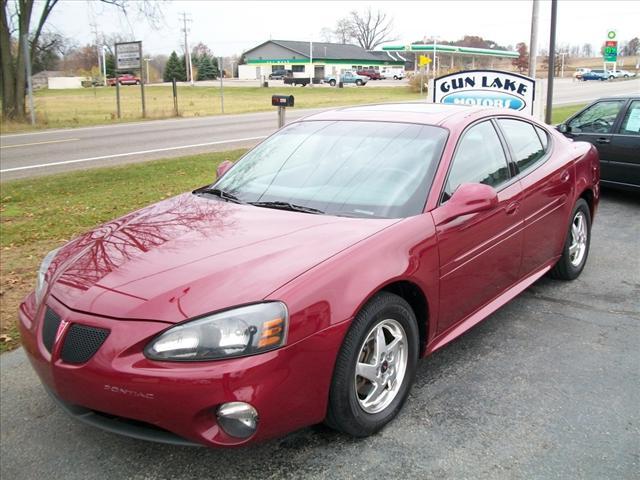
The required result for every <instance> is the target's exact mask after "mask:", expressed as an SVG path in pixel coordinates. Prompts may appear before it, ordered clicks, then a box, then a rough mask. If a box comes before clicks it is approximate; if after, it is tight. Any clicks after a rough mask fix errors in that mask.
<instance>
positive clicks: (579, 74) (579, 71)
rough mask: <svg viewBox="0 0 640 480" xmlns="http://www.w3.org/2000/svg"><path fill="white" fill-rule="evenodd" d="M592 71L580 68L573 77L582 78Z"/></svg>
mask: <svg viewBox="0 0 640 480" xmlns="http://www.w3.org/2000/svg"><path fill="white" fill-rule="evenodd" d="M590 71H591V69H590V68H586V67H578V68H576V71H575V72H574V74H573V76H574V77H575V78H582V75H583V74H585V73H587V72H590Z"/></svg>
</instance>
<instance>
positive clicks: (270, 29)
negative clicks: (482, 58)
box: [49, 0, 640, 56]
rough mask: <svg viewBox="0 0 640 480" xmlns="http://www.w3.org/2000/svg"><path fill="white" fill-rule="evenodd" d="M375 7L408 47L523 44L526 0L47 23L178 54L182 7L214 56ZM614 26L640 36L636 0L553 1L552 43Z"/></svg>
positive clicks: (66, 14)
mask: <svg viewBox="0 0 640 480" xmlns="http://www.w3.org/2000/svg"><path fill="white" fill-rule="evenodd" d="M368 6H371V7H372V8H373V9H374V10H376V9H380V10H381V11H383V12H385V13H387V14H388V15H389V17H392V18H393V20H394V32H395V35H396V36H397V38H398V40H397V41H396V42H393V43H396V44H397V43H400V44H406V43H410V42H412V41H415V40H419V39H421V38H423V37H425V36H426V37H431V36H432V35H436V36H438V37H439V38H441V39H445V40H456V39H458V38H461V37H462V36H463V35H479V36H482V37H484V38H485V39H491V40H494V41H495V42H497V43H498V44H501V45H504V46H507V45H515V44H516V43H518V42H520V41H524V42H526V43H527V44H528V43H529V34H530V27H531V6H532V1H531V0H510V1H508V0H504V1H482V0H477V1H455V0H452V1H424V0H423V1H415V2H410V1H409V2H407V1H385V2H358V1H326V0H325V1H321V2H317V1H304V0H298V1H261V2H256V1H205V0H201V1H186V0H173V1H171V2H168V3H166V4H165V5H164V7H163V12H164V17H165V18H164V23H163V24H162V25H161V26H160V28H159V29H158V30H153V29H152V28H151V27H150V26H149V25H148V24H147V23H146V22H144V21H141V20H140V19H136V18H134V17H133V16H131V17H130V18H129V20H127V19H125V18H124V16H123V15H121V14H120V13H119V11H118V10H117V9H116V8H114V7H113V6H107V5H104V4H102V3H100V2H98V1H97V0H62V1H61V2H60V3H59V4H58V5H57V6H56V7H55V10H54V12H53V13H52V15H51V17H50V24H49V25H50V28H51V29H53V30H54V31H58V32H60V33H62V34H64V35H66V36H69V37H72V38H73V39H74V40H75V41H76V42H77V43H79V44H85V43H90V42H91V41H92V34H91V27H90V26H89V24H91V23H92V22H95V23H96V24H97V27H98V30H100V31H102V32H104V33H113V32H123V33H127V34H130V35H132V36H133V37H134V38H135V39H137V40H142V41H143V47H144V50H145V53H146V54H147V55H149V54H150V55H155V54H162V53H164V54H169V53H171V51H172V50H176V51H180V49H181V48H182V41H183V34H182V33H181V20H180V18H181V17H180V14H181V12H187V13H188V14H189V16H190V18H191V19H192V22H191V23H190V25H189V26H190V34H189V43H190V45H194V44H195V43H198V42H203V43H205V44H207V45H208V46H209V47H210V48H211V49H212V50H213V51H214V53H215V54H216V55H224V56H227V55H232V54H234V53H237V54H240V53H242V51H244V50H248V49H249V48H251V47H253V46H256V45H258V44H259V43H262V42H264V41H265V40H268V39H269V38H273V39H280V40H315V41H320V40H321V38H322V37H321V33H320V32H321V30H322V28H323V27H330V28H331V27H333V26H334V25H335V23H336V20H337V19H339V18H341V17H343V16H345V15H347V14H348V13H349V11H351V10H353V9H358V10H365V9H366V8H367V7H368ZM550 16H551V3H550V1H545V0H541V2H540V26H539V31H538V38H539V42H540V43H539V48H545V47H546V46H547V45H548V43H549V19H550ZM612 28H613V29H616V30H617V32H618V39H619V40H621V41H625V40H629V39H630V38H633V37H635V36H640V1H630V0H629V1H625V0H622V1H614V0H594V1H591V0H582V1H578V0H560V1H559V2H558V34H557V35H558V36H557V42H558V44H560V45H562V44H567V43H571V44H583V43H587V42H588V43H591V44H593V45H594V46H595V45H600V44H601V43H602V42H603V41H604V39H605V34H606V31H607V30H608V29H612Z"/></svg>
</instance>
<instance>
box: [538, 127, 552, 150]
mask: <svg viewBox="0 0 640 480" xmlns="http://www.w3.org/2000/svg"><path fill="white" fill-rule="evenodd" d="M536 132H538V136H539V137H540V141H541V142H542V148H544V151H545V152H546V151H547V147H548V146H549V134H548V133H547V132H546V131H544V130H543V129H542V128H540V127H536Z"/></svg>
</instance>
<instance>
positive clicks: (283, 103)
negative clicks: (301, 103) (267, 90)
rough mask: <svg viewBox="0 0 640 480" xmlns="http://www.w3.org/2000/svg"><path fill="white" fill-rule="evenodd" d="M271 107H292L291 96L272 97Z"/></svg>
mask: <svg viewBox="0 0 640 480" xmlns="http://www.w3.org/2000/svg"><path fill="white" fill-rule="evenodd" d="M271 105H273V106H274V107H293V95H272V96H271Z"/></svg>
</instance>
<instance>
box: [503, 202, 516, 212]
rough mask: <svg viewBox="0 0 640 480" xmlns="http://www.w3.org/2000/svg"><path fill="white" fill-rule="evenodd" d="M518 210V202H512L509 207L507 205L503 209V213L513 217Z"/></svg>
mask: <svg viewBox="0 0 640 480" xmlns="http://www.w3.org/2000/svg"><path fill="white" fill-rule="evenodd" d="M518 208H520V202H512V203H510V204H509V205H507V208H506V209H505V213H506V214H507V215H513V214H514V213H516V212H517V211H518Z"/></svg>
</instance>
